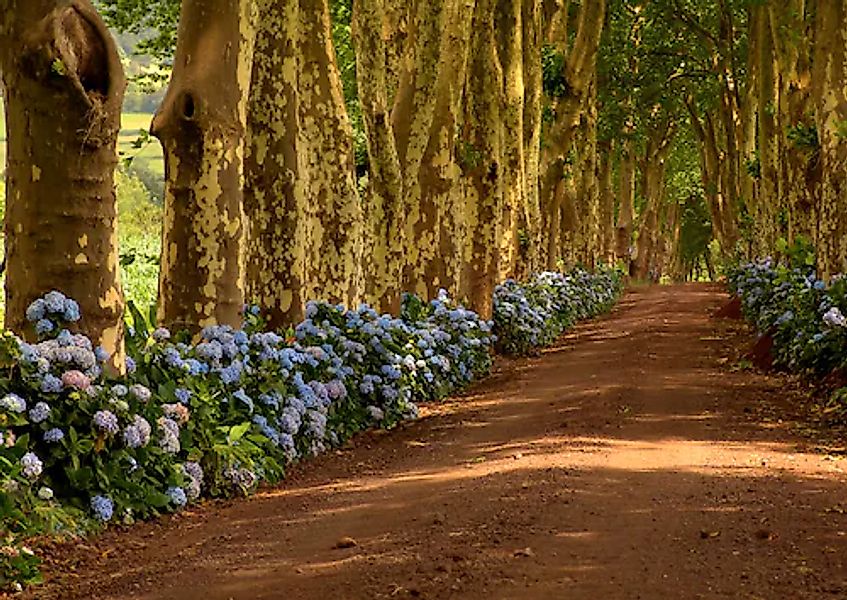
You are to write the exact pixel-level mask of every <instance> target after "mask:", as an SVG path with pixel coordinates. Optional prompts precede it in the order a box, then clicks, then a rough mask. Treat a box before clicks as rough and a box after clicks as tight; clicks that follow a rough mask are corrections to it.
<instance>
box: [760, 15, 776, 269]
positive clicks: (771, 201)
mask: <svg viewBox="0 0 847 600" xmlns="http://www.w3.org/2000/svg"><path fill="white" fill-rule="evenodd" d="M753 10H755V11H759V13H760V14H759V15H758V18H757V20H758V30H757V34H758V47H759V69H758V71H759V76H760V79H761V83H760V85H759V106H758V115H759V132H758V133H759V135H758V138H759V161H760V171H761V192H760V201H759V206H758V210H757V211H756V215H755V227H754V238H755V239H757V240H759V246H758V248H757V254H759V255H762V256H764V255H766V254H769V253H770V252H772V251H773V249H774V248H775V246H776V240H777V238H778V237H779V227H778V223H777V215H778V214H779V205H780V198H781V195H780V189H779V140H778V133H779V126H778V122H777V111H776V107H777V106H779V87H778V83H777V68H776V64H775V59H774V52H775V50H774V36H773V32H772V30H771V24H770V19H769V18H768V14H767V7H766V6H759V7H755V8H754V9H753Z"/></svg>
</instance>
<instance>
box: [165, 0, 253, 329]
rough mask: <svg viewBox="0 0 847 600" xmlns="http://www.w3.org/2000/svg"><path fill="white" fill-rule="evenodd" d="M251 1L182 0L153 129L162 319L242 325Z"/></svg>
mask: <svg viewBox="0 0 847 600" xmlns="http://www.w3.org/2000/svg"><path fill="white" fill-rule="evenodd" d="M252 11H253V2H252V0H215V1H213V2H200V1H198V0H186V1H185V2H183V4H182V12H181V15H180V28H179V38H178V39H179V41H178V43H177V50H176V55H175V57H174V70H173V75H172V78H171V83H170V85H169V87H168V92H167V95H166V96H165V100H164V101H163V103H162V106H161V107H160V108H159V111H158V112H157V113H156V116H155V118H154V119H153V126H152V133H153V134H154V135H155V136H157V137H158V138H159V139H160V140H161V142H162V147H163V149H164V152H165V211H164V223H163V232H162V261H161V273H160V280H159V307H158V308H159V321H160V322H161V323H163V324H165V325H167V326H169V327H173V328H176V329H190V330H196V329H199V328H200V327H203V326H206V325H213V324H226V325H232V326H238V325H239V324H240V323H241V316H240V315H241V310H242V307H243V305H244V265H243V246H242V244H243V236H244V219H243V209H242V192H241V186H242V183H243V173H244V172H243V161H244V133H245V126H246V120H247V98H248V94H249V91H250V73H251V65H252V58H253V44H254V41H255V29H254V15H253V12H252Z"/></svg>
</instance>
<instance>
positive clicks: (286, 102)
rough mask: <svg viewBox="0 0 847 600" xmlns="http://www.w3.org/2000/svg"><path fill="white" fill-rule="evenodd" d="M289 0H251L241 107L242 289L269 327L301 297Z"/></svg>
mask: <svg viewBox="0 0 847 600" xmlns="http://www.w3.org/2000/svg"><path fill="white" fill-rule="evenodd" d="M299 12H300V7H299V4H298V1H297V0H259V21H258V23H259V25H258V30H257V37H256V49H255V53H254V61H253V77H252V84H251V92H250V99H249V104H248V114H247V144H246V152H245V165H244V170H245V184H244V208H245V212H246V217H247V241H246V255H247V273H246V288H247V296H248V298H249V299H250V300H251V301H255V302H258V303H259V304H260V305H261V306H262V308H263V309H264V310H265V311H266V316H267V318H268V320H269V323H270V325H271V327H274V328H279V327H282V326H285V325H289V324H292V323H297V322H299V321H301V320H302V319H303V316H304V312H305V304H306V301H307V300H308V299H309V297H308V295H309V290H308V289H307V287H306V286H307V283H308V278H309V275H308V273H307V257H308V255H309V243H310V241H311V238H310V231H311V228H312V223H311V221H310V219H309V215H308V211H309V209H308V202H309V198H308V194H307V189H308V180H307V177H308V170H307V156H308V155H307V153H306V150H305V143H304V141H303V139H302V137H301V136H300V108H299V105H300V95H299V92H298V85H299V83H298V77H299V72H300V69H301V68H302V64H303V57H302V51H301V44H300V27H299V20H300V19H299Z"/></svg>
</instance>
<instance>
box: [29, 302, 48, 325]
mask: <svg viewBox="0 0 847 600" xmlns="http://www.w3.org/2000/svg"><path fill="white" fill-rule="evenodd" d="M46 314H47V305H46V304H45V303H44V299H43V298H38V299H37V300H34V301H33V302H32V303H31V304H30V305H29V306H27V308H26V319H27V321H29V322H30V323H36V322H37V321H40V320H41V319H43V318H44V316H45V315H46Z"/></svg>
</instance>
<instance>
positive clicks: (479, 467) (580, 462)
mask: <svg viewBox="0 0 847 600" xmlns="http://www.w3.org/2000/svg"><path fill="white" fill-rule="evenodd" d="M725 299H726V297H725V296H724V295H723V294H722V293H721V292H720V291H719V290H718V289H717V288H714V287H706V286H676V287H653V288H642V289H637V290H635V291H633V292H631V293H629V294H628V295H627V296H626V298H625V299H624V300H623V301H622V302H621V304H620V306H619V307H618V308H616V309H615V311H614V312H613V313H612V314H611V315H609V316H607V317H605V318H603V319H601V320H599V321H597V322H594V323H590V324H586V325H583V326H580V327H579V328H577V329H576V330H575V331H574V332H573V333H572V334H571V335H569V336H568V337H567V338H566V339H564V340H563V341H562V344H561V345H560V346H559V347H557V348H555V349H553V350H550V351H548V352H546V353H545V354H544V355H543V356H541V357H539V358H536V359H530V360H525V361H517V362H514V363H511V362H509V363H507V362H502V363H500V372H499V373H498V374H496V375H495V376H494V377H492V378H491V379H490V380H489V381H487V382H485V383H484V384H482V385H481V386H479V387H477V388H476V389H474V390H473V391H472V392H471V393H470V394H469V395H468V396H467V397H464V398H459V399H456V400H454V401H451V402H448V403H446V404H444V405H440V406H435V407H429V408H428V409H427V410H425V411H424V412H425V413H426V416H425V418H423V419H422V420H420V421H418V422H415V423H411V424H408V425H406V426H404V427H402V428H400V429H399V430H395V431H393V432H390V433H375V434H367V435H364V436H361V437H359V438H357V440H356V441H355V443H354V444H353V445H351V447H350V448H348V449H345V450H343V451H340V452H338V453H333V454H331V455H327V456H324V457H321V458H319V459H317V460H314V461H310V462H309V463H307V464H305V465H302V466H300V467H298V468H297V469H296V470H295V471H294V472H293V473H292V474H291V476H290V477H289V479H288V480H287V481H286V482H285V483H284V484H283V485H282V486H281V487H280V488H278V489H273V490H268V491H266V492H264V493H262V494H260V495H258V496H257V497H254V498H252V499H249V500H239V501H235V502H230V503H221V504H216V505H211V506H205V507H202V508H199V509H195V510H193V511H191V512H190V513H186V514H183V515H180V516H178V517H173V518H170V519H166V520H163V521H161V522H158V523H151V524H144V525H140V526H137V527H135V528H132V529H131V530H129V531H128V532H120V533H118V532H110V533H107V534H106V535H104V536H101V537H100V538H99V539H93V540H89V541H88V542H86V543H85V544H84V545H80V546H78V547H77V548H75V549H74V550H73V551H70V552H68V553H67V555H65V556H63V557H62V559H61V560H60V561H59V562H58V563H57V564H56V565H54V566H53V567H52V568H51V569H48V575H49V577H50V578H51V583H50V584H49V585H48V586H47V587H45V588H42V589H40V590H38V591H37V592H36V593H35V594H34V596H33V597H39V598H151V599H152V598H157V599H159V598H161V599H170V598H173V599H180V600H191V599H198V600H217V599H229V598H233V599H236V600H243V599H244V600H246V599H251V600H252V599H259V598H262V599H271V598H279V599H286V600H292V599H299V598H304V599H315V600H319V599H320V600H322V599H333V600H335V599H343V600H346V599H351V600H352V599H356V600H358V599H368V600H370V599H377V598H430V599H435V598H456V599H463V600H465V599H467V600H472V599H485V600H494V599H525V598H531V599H547V598H550V599H557V600H558V599H564V598H575V599H592V600H593V599H603V600H613V599H619V598H620V599H623V598H626V599H636V598H643V599H681V598H748V599H754V598H758V599H792V600H793V599H801V598H815V599H818V598H847V459H844V458H843V457H839V456H838V455H837V454H827V453H826V452H821V451H820V450H814V449H812V448H811V446H812V445H813V444H812V443H810V442H808V441H807V440H805V439H802V438H800V437H798V436H797V435H796V434H795V433H792V431H793V430H792V427H790V426H789V423H788V421H787V416H786V420H784V421H783V422H782V423H780V420H779V418H777V417H778V415H780V414H782V413H781V412H780V411H782V410H783V408H784V407H786V406H787V404H788V402H789V401H790V397H789V398H787V397H786V394H789V393H790V392H785V391H784V389H783V386H784V381H783V380H782V379H780V378H776V377H767V376H764V375H760V374H756V373H752V372H750V371H744V370H737V369H736V370H733V369H732V368H731V367H732V365H733V363H734V362H735V359H736V355H735V354H733V350H732V349H731V347H733V346H735V345H737V344H738V343H740V339H739V337H738V336H737V335H735V334H733V333H732V332H731V331H729V329H733V328H734V329H737V328H738V325H737V324H726V323H720V322H716V321H714V320H712V319H710V318H709V315H710V312H711V311H712V310H714V309H715V308H716V307H718V306H719V305H720V304H721V303H722V302H724V301H725ZM774 414H776V415H777V416H773V417H767V415H774ZM344 538H350V539H346V540H345V539H344ZM339 542H344V543H341V544H339ZM354 543H355V545H353V544H354ZM338 545H341V546H345V545H348V546H350V547H346V548H337V547H336V546H338Z"/></svg>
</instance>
